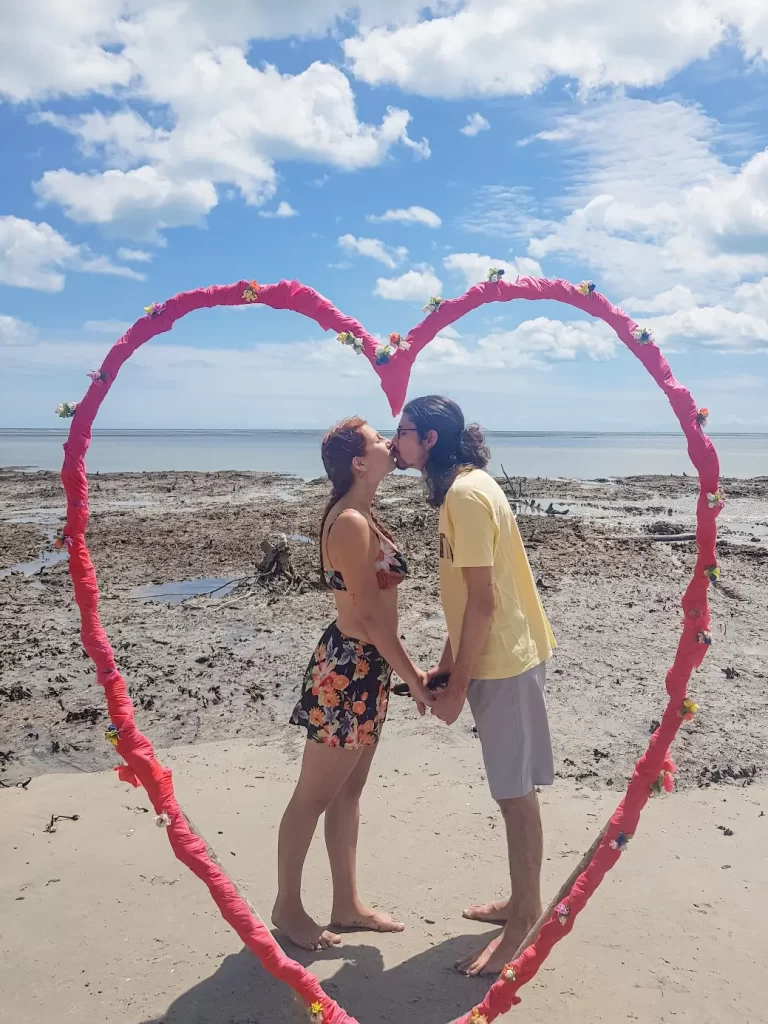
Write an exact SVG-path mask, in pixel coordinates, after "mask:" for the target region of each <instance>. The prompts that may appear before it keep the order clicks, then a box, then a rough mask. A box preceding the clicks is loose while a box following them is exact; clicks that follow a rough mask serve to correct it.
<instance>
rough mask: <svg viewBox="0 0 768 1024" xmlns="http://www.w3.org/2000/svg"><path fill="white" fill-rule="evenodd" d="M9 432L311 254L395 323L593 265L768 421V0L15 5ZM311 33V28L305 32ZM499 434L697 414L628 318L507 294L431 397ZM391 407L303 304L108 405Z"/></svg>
mask: <svg viewBox="0 0 768 1024" xmlns="http://www.w3.org/2000/svg"><path fill="white" fill-rule="evenodd" d="M5 8H7V11H6V12H5V13H6V17H4V18H3V22H4V24H6V25H11V27H10V29H9V30H8V31H5V30H4V33H3V38H2V39H0V137H1V138H2V139H3V150H2V161H1V162H0V426H6V427H15V426H27V427H43V426H53V425H56V424H57V423H58V422H59V421H58V420H56V418H55V417H54V415H53V408H54V406H55V405H56V404H57V403H58V402H60V401H62V400H77V399H78V398H80V397H81V396H82V394H83V392H84V390H85V387H86V385H87V383H88V381H87V378H86V376H85V374H86V371H87V370H89V369H91V368H94V367H96V366H98V365H99V363H100V362H101V359H102V358H103V355H104V353H105V352H106V351H107V349H108V348H109V346H110V345H111V344H112V343H113V342H114V341H115V340H116V339H117V337H119V335H120V334H121V333H122V331H123V330H125V328H126V327H127V326H128V325H130V323H132V322H133V321H134V320H135V319H136V318H137V317H139V316H140V315H142V312H143V307H144V306H145V305H147V304H148V303H149V302H151V301H162V300H163V299H165V298H167V297H168V296H170V295H173V294H175V293H176V292H178V291H184V290H187V289H190V288H194V287H198V286H205V285H209V284H214V283H226V282H228V281H232V280H238V279H240V278H243V277H245V278H249V279H250V278H255V279H257V280H259V281H262V282H269V281H277V280H279V279H281V278H294V277H295V278H299V279H300V280H302V281H303V282H304V283H306V284H309V285H312V286H313V287H315V288H317V289H318V290H319V291H321V292H322V293H323V294H325V295H327V296H328V297H329V298H330V299H332V301H334V302H335V303H336V305H337V306H339V308H341V309H342V310H344V311H345V312H348V313H349V314H351V315H353V316H356V317H357V318H358V319H360V320H362V321H363V322H364V323H365V324H366V326H367V327H368V328H369V329H370V330H371V331H372V332H374V333H377V334H380V335H382V336H384V335H386V334H388V333H389V332H391V331H398V332H400V333H402V334H405V333H406V332H407V330H408V328H409V327H411V326H412V325H413V324H414V323H416V322H417V321H418V320H419V319H421V317H422V313H421V307H422V305H423V304H424V303H425V302H426V301H427V299H428V298H429V296H430V295H431V294H434V293H436V294H440V295H442V296H443V297H449V296H452V295H457V294H460V293H461V292H462V291H464V290H465V288H466V287H467V286H468V285H470V284H472V283H474V282H475V281H477V280H481V279H483V278H484V277H485V275H486V273H487V270H488V267H489V266H490V265H491V264H492V263H493V264H496V265H499V264H501V265H504V266H505V267H506V268H507V275H508V277H509V276H515V275H516V274H518V273H519V274H523V275H533V276H545V277H564V278H566V279H569V280H572V281H576V282H578V281H580V280H582V279H583V278H590V279H592V280H594V281H595V282H596V284H597V286H598V288H599V289H600V290H601V291H603V292H604V293H605V294H606V295H608V296H609V298H611V300H612V301H614V302H616V303H617V304H619V305H622V306H623V307H624V308H625V309H626V310H627V311H628V312H630V313H631V314H632V315H633V316H634V317H635V318H636V319H637V320H638V321H639V322H641V323H643V324H647V325H649V326H650V327H652V329H653V330H654V332H655V335H656V337H657V340H658V342H659V344H660V345H661V346H662V348H663V349H664V351H665V353H666V354H667V355H668V357H669V360H670V362H671V364H672V367H673V370H674V371H675V374H676V375H677V377H678V378H679V379H680V380H681V381H683V382H684V383H686V384H687V385H688V386H689V387H691V389H692V390H693V392H694V394H695V396H696V398H697V400H698V401H699V404H701V405H707V406H708V407H709V408H710V410H711V414H712V417H711V429H712V430H713V431H718V430H724V431H749V430H758V431H768V403H766V398H765V396H766V393H768V387H766V385H767V384H768V364H767V357H768V149H766V147H767V146H768V113H766V110H765V104H764V96H765V91H766V84H768V64H766V56H768V8H766V9H765V10H764V9H763V5H762V4H759V3H756V2H755V0H647V2H646V3H644V4H643V5H642V6H641V5H637V4H635V3H632V2H630V0H612V2H610V3H609V2H608V0H581V2H579V3H575V2H574V0H542V2H541V3H539V4H535V5H517V4H510V3H508V2H504V0H484V2H480V0H467V2H460V0H436V2H435V3H433V4H432V5H431V7H429V6H428V7H424V6H422V5H421V4H419V3H411V2H410V0H386V2H384V0H363V2H361V3H360V4H358V5H357V6H356V7H354V8H353V9H352V10H349V9H346V10H345V8H346V4H345V3H343V2H341V0H339V2H337V0H295V2H294V3H292V4H290V5H287V4H285V3H282V2H281V3H278V2H277V0H274V2H273V0H261V2H259V3H258V4H255V3H253V2H250V0H231V2H230V3H228V4H227V5H224V9H223V10H222V5H221V4H220V3H219V4H214V3H213V2H212V0H187V2H181V0H175V2H166V0H153V2H152V3H150V2H149V0H77V2H76V3H75V4H74V8H73V10H74V13H73V10H70V9H68V10H66V11H65V10H64V9H63V8H64V5H61V4H56V3H55V0H28V3H27V4H25V8H24V12H23V13H21V14H20V13H18V11H16V10H15V9H14V14H13V17H11V15H10V11H11V8H10V0H0V14H2V13H3V10H4V9H5ZM297 31H298V32H299V34H298V35H297V34H296V33H297ZM435 390H437V391H441V392H444V393H446V394H450V395H451V396H453V397H455V398H456V399H457V400H459V401H460V402H461V403H462V405H464V407H465V409H466V412H467V414H468V415H469V416H470V417H471V418H473V419H478V420H480V422H482V423H483V424H484V425H485V426H487V427H489V428H493V429H516V430H526V429H532V430H540V429H544V430H546V429H551V430H568V429H598V430H600V429H602V430H613V429H616V430H645V429H648V430H665V429H674V423H673V420H672V417H671V413H670V411H669V409H668V407H667V405H666V402H665V400H664V398H663V396H661V395H660V394H658V393H657V392H656V390H655V388H654V386H653V384H652V383H651V382H650V380H649V379H647V378H646V376H645V374H644V371H643V369H642V367H641V366H640V365H639V364H637V363H636V361H635V360H634V359H633V358H632V357H631V356H630V355H629V353H628V352H626V351H625V350H624V349H623V348H622V347H621V346H620V345H619V344H618V343H617V342H616V341H615V339H614V338H613V337H612V335H611V334H610V332H609V331H608V330H607V329H606V328H605V327H604V325H602V324H599V323H595V322H593V321H591V320H589V319H588V318H586V317H584V316H582V315H581V314H580V313H578V312H576V311H574V310H571V309H569V308H566V307H559V306H557V305H554V304H535V305H534V304H528V303H523V302H520V303H514V304H505V305H504V306H487V307H485V308H484V309H482V310H480V311H477V312H476V313H474V314H472V315H470V316H468V317H467V318H465V320H463V321H461V322H460V323H458V324H457V325H456V330H455V331H448V332H447V333H446V334H444V335H443V336H441V337H439V338H437V339H436V340H435V341H434V342H433V343H432V344H431V345H430V346H429V348H428V349H427V350H425V352H424V353H422V356H421V357H420V359H419V361H418V363H417V365H416V367H415V369H414V373H413V375H412V379H411V392H410V393H411V394H417V393H424V392H426V391H435ZM351 412H359V413H361V414H363V415H365V416H367V417H368V418H370V419H371V420H372V421H373V422H374V423H376V424H377V425H380V426H388V425H390V422H391V421H390V416H389V412H388V407H387V404H386V400H385V399H384V396H383V395H382V393H381V391H380V389H379V386H378V382H377V379H376V378H375V376H374V375H373V374H372V373H371V371H370V368H369V367H368V366H367V364H365V363H364V362H363V361H362V360H359V359H358V358H357V357H356V356H355V355H354V354H353V353H352V352H351V351H350V350H349V349H343V348H342V347H341V346H340V345H339V344H338V343H337V342H336V340H335V338H334V337H333V336H332V335H326V334H324V333H323V332H322V331H321V330H320V328H318V327H315V326H314V325H312V324H311V323H310V322H308V321H306V320H304V319H303V318H301V317H298V316H296V315H295V314H291V313H288V312H277V311H273V310H269V309H265V308H261V307H255V308H253V307H245V308H243V309H238V310H219V311H203V312H199V313H197V314H192V315H191V316H189V317H187V318H185V319H184V320H182V321H180V322H179V323H177V324H176V326H175V327H174V329H173V331H172V332H171V333H170V334H167V335H164V336H162V337H161V338H158V339H155V340H154V341H152V342H150V343H148V345H146V346H145V347H144V348H143V349H141V350H139V352H137V353H136V355H135V356H134V357H133V358H132V359H131V361H130V362H129V363H128V364H126V366H125V368H124V370H123V371H122V372H121V375H120V378H119V379H118V382H117V383H116V385H115V386H114V387H113V389H112V391H111V393H110V395H109V398H108V400H107V402H106V403H105V405H104V407H103V408H102V411H101V413H100V416H99V421H98V424H99V426H102V427H180V428H184V427H227V428H249V427H324V426H326V425H327V424H329V423H330V422H332V421H334V420H335V419H337V418H339V417H341V416H342V415H346V414H348V413H351Z"/></svg>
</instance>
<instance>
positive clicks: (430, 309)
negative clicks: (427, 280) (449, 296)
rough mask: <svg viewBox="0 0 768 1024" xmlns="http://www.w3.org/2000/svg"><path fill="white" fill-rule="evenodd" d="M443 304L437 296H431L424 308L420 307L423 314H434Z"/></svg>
mask: <svg viewBox="0 0 768 1024" xmlns="http://www.w3.org/2000/svg"><path fill="white" fill-rule="evenodd" d="M442 304H443V300H442V299H440V298H438V296H437V295H432V296H431V297H430V300H429V302H428V303H427V304H426V306H423V307H422V312H423V313H436V312H437V310H438V309H440V307H441V306H442Z"/></svg>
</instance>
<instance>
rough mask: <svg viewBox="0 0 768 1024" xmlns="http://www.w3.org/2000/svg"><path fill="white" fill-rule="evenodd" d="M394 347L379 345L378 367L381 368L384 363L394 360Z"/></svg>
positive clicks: (377, 348)
mask: <svg viewBox="0 0 768 1024" xmlns="http://www.w3.org/2000/svg"><path fill="white" fill-rule="evenodd" d="M392 354H393V353H392V346H391V345H377V346H376V365H377V366H381V365H382V364H383V363H388V362H389V360H390V359H391V358H392Z"/></svg>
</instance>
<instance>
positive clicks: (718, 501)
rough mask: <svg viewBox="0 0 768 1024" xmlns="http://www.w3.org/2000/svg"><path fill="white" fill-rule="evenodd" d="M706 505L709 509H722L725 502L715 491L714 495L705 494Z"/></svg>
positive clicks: (718, 492)
mask: <svg viewBox="0 0 768 1024" xmlns="http://www.w3.org/2000/svg"><path fill="white" fill-rule="evenodd" d="M707 505H709V507H710V508H723V506H724V505H725V501H724V500H723V496H722V494H721V493H720V491H715V492H714V494H707Z"/></svg>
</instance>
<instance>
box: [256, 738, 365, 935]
mask: <svg viewBox="0 0 768 1024" xmlns="http://www.w3.org/2000/svg"><path fill="white" fill-rule="evenodd" d="M362 753H363V751H362V750H361V749H358V750H351V749H348V748H344V747H336V748H331V747H329V746H328V745H327V744H325V743H318V742H316V741H315V740H308V741H307V743H306V745H305V747H304V757H303V760H302V765H301V774H300V776H299V781H298V782H297V784H296V789H295V790H294V793H293V796H292V797H291V800H290V803H289V804H288V806H287V808H286V809H285V814H284V815H283V820H282V821H281V822H280V832H279V837H278V844H277V881H278V892H277V900H276V901H275V906H274V909H273V911H272V923H273V924H274V925H275V927H276V928H279V929H280V931H281V932H284V933H285V934H286V935H287V936H288V938H289V939H290V940H291V941H292V942H293V943H295V944H296V945H297V946H300V947H301V948H302V949H312V950H316V949H327V947H328V946H331V945H335V944H336V943H338V942H340V941H341V940H340V938H339V936H338V935H334V934H333V932H329V931H328V930H327V929H325V928H323V927H322V926H321V925H319V924H317V923H316V922H315V921H313V920H312V918H311V917H310V916H309V914H308V913H307V912H306V910H305V909H304V905H303V903H302V901H301V876H302V872H303V869H304V861H305V860H306V859H307V852H308V850H309V844H310V843H311V842H312V836H313V835H314V834H315V829H316V828H317V822H318V820H319V818H320V815H321V814H322V813H323V812H324V811H325V810H326V809H327V808H328V806H329V805H330V804H331V802H332V801H333V799H334V797H335V796H336V795H337V793H338V792H339V790H340V789H341V788H342V787H343V786H344V784H345V782H346V781H347V779H348V778H349V776H350V775H351V773H352V772H353V771H354V770H355V768H356V766H357V764H358V762H359V760H360V757H361V754H362Z"/></svg>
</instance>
